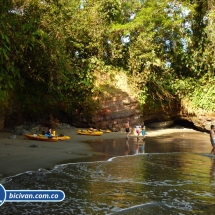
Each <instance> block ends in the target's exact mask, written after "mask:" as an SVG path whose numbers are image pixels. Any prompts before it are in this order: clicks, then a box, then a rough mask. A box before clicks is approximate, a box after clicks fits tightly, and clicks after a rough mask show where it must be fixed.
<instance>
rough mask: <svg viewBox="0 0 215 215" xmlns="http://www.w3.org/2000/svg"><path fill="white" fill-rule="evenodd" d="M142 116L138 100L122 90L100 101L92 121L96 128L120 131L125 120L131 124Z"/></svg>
mask: <svg viewBox="0 0 215 215" xmlns="http://www.w3.org/2000/svg"><path fill="white" fill-rule="evenodd" d="M142 116H143V115H142V111H141V109H140V106H139V103H138V101H137V100H136V99H135V98H134V97H133V96H132V95H128V94H127V93H126V92H122V93H121V94H118V95H114V96H112V97H109V98H108V99H105V100H103V101H101V102H100V107H99V109H98V110H97V111H96V114H95V116H94V118H93V122H94V123H95V126H96V127H98V128H102V129H106V128H108V129H111V130H113V131H121V130H122V129H123V128H124V123H125V122H126V121H129V122H130V124H131V125H132V124H136V123H138V122H141V121H142Z"/></svg>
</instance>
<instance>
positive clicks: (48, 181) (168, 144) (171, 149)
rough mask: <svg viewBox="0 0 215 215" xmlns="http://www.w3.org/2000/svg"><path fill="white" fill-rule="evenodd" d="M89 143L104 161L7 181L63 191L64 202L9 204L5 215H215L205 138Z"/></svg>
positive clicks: (213, 168)
mask: <svg viewBox="0 0 215 215" xmlns="http://www.w3.org/2000/svg"><path fill="white" fill-rule="evenodd" d="M194 135H195V137H194ZM192 136H193V138H192ZM89 144H91V146H92V148H94V150H97V151H98V152H103V154H104V157H102V158H101V157H100V160H102V161H93V162H92V161H91V162H78V163H70V164H62V165H57V166H56V167H55V168H54V169H53V170H49V171H48V170H47V171H44V172H43V171H42V172H41V171H37V172H26V173H23V174H19V175H17V176H14V177H8V178H6V179H5V180H4V181H3V182H2V185H3V186H4V187H5V189H6V190H18V189H20V190H25V189H30V190H47V189H50V190H52V189H53V190H56V189H58V190H62V191H64V193H65V199H64V200H63V201H62V202H57V203H53V202H50V203H41V202H36V203H35V202H34V203H33V202H27V203H24V202H20V203H18V202H5V203H4V204H3V205H2V206H1V207H0V214H5V215H8V214H11V215H13V214H31V215H32V214H50V215H51V214H56V215H59V214H64V215H65V214H129V215H131V214H155V215H157V214H165V215H167V214H173V215H175V214H215V202H214V201H215V159H214V156H213V155H210V150H211V146H210V143H209V140H208V137H207V138H206V136H204V135H203V134H201V133H199V134H198V135H197V136H196V133H195V134H194V133H193V134H192V133H189V134H188V135H187V134H168V135H163V136H162V137H152V138H148V137H147V138H146V139H143V138H140V139H139V140H138V139H137V138H132V137H130V138H129V139H126V138H124V139H114V140H104V141H103V142H97V141H95V142H91V143H89ZM99 144H100V145H99ZM93 157H94V156H92V158H90V159H96V158H93ZM111 157H112V158H111ZM105 159H107V160H105Z"/></svg>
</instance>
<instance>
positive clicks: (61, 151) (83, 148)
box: [0, 128, 201, 178]
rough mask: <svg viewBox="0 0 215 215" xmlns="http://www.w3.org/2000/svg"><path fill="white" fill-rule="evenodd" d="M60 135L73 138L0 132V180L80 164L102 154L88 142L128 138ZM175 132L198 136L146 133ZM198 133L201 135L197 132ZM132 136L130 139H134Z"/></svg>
mask: <svg viewBox="0 0 215 215" xmlns="http://www.w3.org/2000/svg"><path fill="white" fill-rule="evenodd" d="M56 130H57V132H59V133H64V134H65V135H66V136H70V140H66V141H57V142H46V141H36V140H28V139H27V138H26V137H25V136H22V135H17V136H16V138H14V139H13V133H10V132H5V131H0V159H1V162H0V178H5V177H10V176H14V175H17V174H21V173H24V172H27V171H38V170H39V169H53V168H54V167H55V166H56V165H59V164H62V162H64V161H66V160H71V161H72V160H74V162H75V160H76V159H77V160H79V159H83V160H84V158H86V160H87V157H88V156H89V154H91V155H92V156H97V155H99V154H101V153H98V152H95V151H93V150H92V148H91V146H90V145H89V144H88V143H87V142H86V141H90V140H102V139H118V138H125V137H126V133H125V132H111V133H103V135H102V136H86V135H78V134H77V130H78V128H75V129H74V128H70V129H56ZM174 132H195V130H193V129H168V128H166V129H156V130H155V129H153V130H151V129H150V130H149V129H147V131H146V133H147V135H146V137H147V136H149V137H153V136H158V135H163V134H167V133H174ZM196 132H197V133H201V132H198V131H196ZM135 136H136V134H134V133H133V134H131V135H130V137H135Z"/></svg>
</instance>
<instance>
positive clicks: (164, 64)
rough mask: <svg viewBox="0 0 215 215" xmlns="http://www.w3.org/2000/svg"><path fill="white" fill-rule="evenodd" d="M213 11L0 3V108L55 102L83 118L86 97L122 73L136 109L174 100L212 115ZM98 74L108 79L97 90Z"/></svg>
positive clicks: (126, 4) (184, 4)
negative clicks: (105, 75)
mask: <svg viewBox="0 0 215 215" xmlns="http://www.w3.org/2000/svg"><path fill="white" fill-rule="evenodd" d="M214 6H215V5H214V3H213V1H211V0H194V1H188V0H187V1H186V0H182V1H169V0H162V1H161V0H160V1H158V0H145V1H139V0H125V1H121V0H96V1H95V0H86V1H77V0H71V1H67V0H43V1H41V0H7V1H2V3H1V14H0V18H1V26H0V34H1V35H0V47H1V48H0V54H1V65H0V66H1V73H0V103H1V104H9V106H10V107H13V106H16V108H17V107H18V110H19V111H20V112H31V113H35V114H39V113H40V112H42V111H44V109H46V108H48V107H54V106H57V105H59V104H61V105H62V106H63V107H64V109H67V110H68V111H71V112H75V113H79V114H80V113H84V114H86V115H87V116H89V113H91V114H93V111H94V109H95V108H96V106H97V104H96V103H95V100H93V97H95V96H97V95H99V94H101V93H102V92H103V91H104V90H106V89H107V86H108V84H109V85H110V86H111V88H112V87H113V82H114V81H112V80H113V79H114V77H115V75H117V73H119V72H120V73H121V72H123V73H124V74H126V76H127V79H128V81H129V84H130V85H131V86H132V87H131V89H132V90H133V91H134V92H137V96H138V98H139V101H140V104H142V105H144V104H145V102H146V101H148V100H150V102H152V103H153V104H158V105H159V104H162V103H167V102H171V101H175V100H177V101H180V100H182V101H189V105H190V106H191V107H192V109H193V110H194V111H195V110H198V109H203V110H205V111H214V110H215V102H214V100H213V97H212V95H213V94H214V93H215V88H214V82H215V79H214V66H215V53H214V47H215V40H214V39H215V15H214V14H215V13H214V12H215V7H214ZM104 74H108V77H110V81H109V83H108V81H107V83H106V85H102V86H101V85H99V84H98V79H99V78H100V77H102V75H104ZM102 83H103V84H104V82H102ZM116 88H117V87H116ZM112 89H113V88H112ZM93 104H94V105H93Z"/></svg>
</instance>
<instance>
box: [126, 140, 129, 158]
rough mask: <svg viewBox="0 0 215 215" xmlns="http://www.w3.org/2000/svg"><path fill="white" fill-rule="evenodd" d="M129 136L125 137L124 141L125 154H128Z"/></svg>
mask: <svg viewBox="0 0 215 215" xmlns="http://www.w3.org/2000/svg"><path fill="white" fill-rule="evenodd" d="M128 140H129V138H126V141H125V155H128V153H129V142H128Z"/></svg>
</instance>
